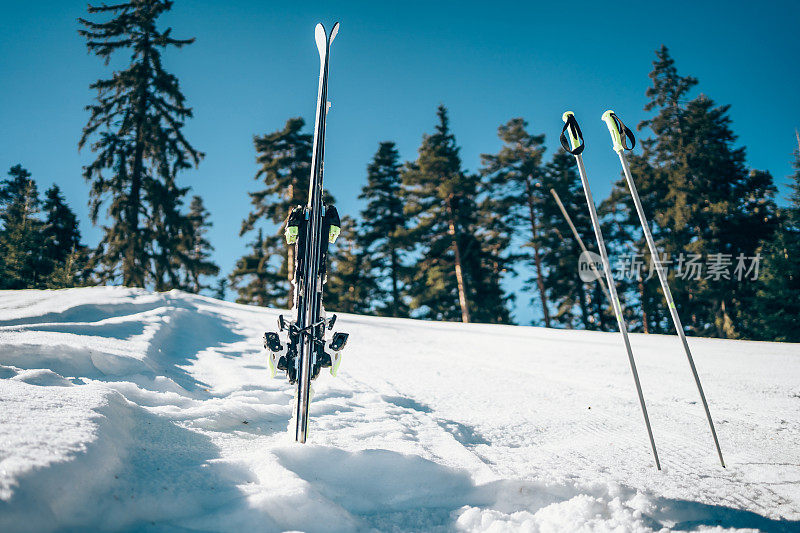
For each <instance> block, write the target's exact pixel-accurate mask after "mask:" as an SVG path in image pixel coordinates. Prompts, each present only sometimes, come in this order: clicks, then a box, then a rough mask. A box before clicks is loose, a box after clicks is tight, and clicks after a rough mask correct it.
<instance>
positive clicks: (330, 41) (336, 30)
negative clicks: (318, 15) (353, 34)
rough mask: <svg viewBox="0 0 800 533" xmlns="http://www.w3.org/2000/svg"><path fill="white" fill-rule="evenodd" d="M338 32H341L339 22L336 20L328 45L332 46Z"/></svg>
mask: <svg viewBox="0 0 800 533" xmlns="http://www.w3.org/2000/svg"><path fill="white" fill-rule="evenodd" d="M338 33H339V23H338V22H335V23H334V24H333V29H331V36H330V38H329V39H328V46H330V44H331V43H332V42H333V40H334V39H336V35H337V34H338Z"/></svg>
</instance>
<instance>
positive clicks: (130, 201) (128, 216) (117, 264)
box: [78, 0, 203, 289]
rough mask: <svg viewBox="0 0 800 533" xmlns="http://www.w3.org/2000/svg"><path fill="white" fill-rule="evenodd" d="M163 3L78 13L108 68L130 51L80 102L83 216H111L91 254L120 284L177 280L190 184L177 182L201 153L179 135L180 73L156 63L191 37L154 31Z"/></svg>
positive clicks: (185, 110) (185, 112)
mask: <svg viewBox="0 0 800 533" xmlns="http://www.w3.org/2000/svg"><path fill="white" fill-rule="evenodd" d="M171 7H172V2H171V1H169V0H131V1H129V2H125V3H122V4H115V5H110V6H108V5H101V6H91V5H90V6H89V8H88V10H89V13H90V14H92V15H98V16H103V15H109V16H110V17H111V18H110V19H109V20H105V21H102V22H94V21H90V20H87V19H83V18H81V19H79V22H80V23H81V24H82V25H83V27H84V29H81V30H79V33H80V34H81V35H82V36H84V37H86V39H87V43H86V46H87V48H88V50H89V51H90V52H92V53H94V54H96V55H98V56H100V57H101V58H103V59H104V60H105V63H106V64H108V62H109V60H110V59H111V57H112V55H114V53H115V52H123V51H129V52H130V54H131V56H130V64H129V65H128V66H127V68H125V69H124V70H120V71H115V72H114V73H113V74H112V76H111V77H110V78H108V79H103V80H98V81H97V82H95V83H93V84H92V85H91V86H90V87H91V88H93V89H96V90H97V99H96V102H95V103H94V104H92V105H89V106H87V110H88V111H89V112H90V118H89V121H88V123H87V124H86V126H85V127H84V129H83V135H82V136H81V139H80V142H79V145H78V146H79V148H82V147H83V146H84V145H86V143H87V142H88V141H89V140H90V139H92V138H96V140H95V141H94V142H92V143H91V149H92V151H93V152H96V153H97V159H96V160H95V161H94V162H92V163H90V164H89V165H87V166H86V167H84V176H85V178H86V179H87V181H89V182H91V184H92V187H91V201H90V206H91V219H92V222H94V223H97V221H98V215H99V210H100V208H101V207H102V205H103V204H105V203H107V204H108V209H107V210H108V217H109V219H110V221H111V224H110V225H109V226H106V227H104V232H105V235H104V236H103V239H102V240H101V243H100V245H99V247H98V250H97V252H96V261H97V263H98V266H99V275H100V277H101V279H102V280H105V281H108V280H113V279H116V278H117V277H119V276H121V280H122V283H123V284H124V285H126V286H140V287H141V286H145V285H146V284H147V283H148V282H149V281H152V282H154V283H155V284H156V286H157V288H159V289H161V288H166V287H168V286H173V287H174V286H177V285H179V277H178V276H179V275H178V270H179V268H180V266H181V265H180V264H179V262H178V261H176V260H175V257H174V256H175V255H176V250H175V248H174V247H175V246H178V243H179V242H180V240H181V238H180V236H179V233H180V231H181V228H183V227H184V224H185V217H184V216H183V215H181V214H180V204H181V201H182V200H181V199H182V197H183V196H184V195H185V194H186V192H187V190H188V189H186V188H180V187H178V186H177V185H176V183H175V178H176V175H177V174H178V172H179V171H181V170H183V169H187V168H190V167H191V166H192V165H197V164H198V163H199V162H200V159H201V158H202V157H203V154H202V153H201V152H198V151H197V150H195V149H194V148H193V147H192V146H191V145H190V144H189V142H188V141H187V139H186V138H185V137H184V135H183V132H182V129H183V126H184V121H185V120H186V119H188V118H191V116H192V111H191V109H190V108H189V107H187V106H186V102H185V98H184V96H183V94H182V93H181V91H180V87H179V84H178V79H177V78H176V77H175V76H174V75H172V74H170V73H168V72H166V71H165V70H164V68H163V65H162V57H161V51H162V50H165V49H167V48H168V47H175V48H180V47H183V46H185V45H188V44H191V43H192V42H194V39H174V38H173V37H172V36H171V33H172V31H171V29H170V28H168V29H166V30H164V31H160V30H158V29H157V28H156V19H157V18H158V17H159V16H160V15H162V14H163V13H165V12H166V11H169V10H170V9H171ZM143 219H144V221H143ZM143 222H144V224H143Z"/></svg>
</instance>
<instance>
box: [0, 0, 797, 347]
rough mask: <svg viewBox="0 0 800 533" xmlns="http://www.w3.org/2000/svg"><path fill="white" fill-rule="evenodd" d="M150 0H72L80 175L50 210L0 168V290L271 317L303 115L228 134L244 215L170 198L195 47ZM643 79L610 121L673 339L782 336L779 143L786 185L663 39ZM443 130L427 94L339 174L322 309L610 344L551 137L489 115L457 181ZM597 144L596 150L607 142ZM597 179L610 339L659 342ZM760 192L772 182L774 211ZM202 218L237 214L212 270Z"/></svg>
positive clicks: (585, 223) (186, 155)
mask: <svg viewBox="0 0 800 533" xmlns="http://www.w3.org/2000/svg"><path fill="white" fill-rule="evenodd" d="M172 7H173V2H172V1H169V0H130V1H129V2H123V3H119V4H114V5H110V4H109V5H106V4H96V3H92V4H91V5H89V6H88V8H87V10H86V12H85V13H84V14H83V16H82V17H81V18H80V19H79V20H78V21H77V24H76V29H77V31H76V33H75V36H74V38H75V40H79V41H80V42H81V43H82V44H81V45H82V46H85V49H86V52H87V53H89V54H90V55H91V56H92V57H94V58H95V60H96V61H97V62H98V64H102V65H105V67H104V68H105V71H106V75H105V76H103V77H102V78H100V79H96V80H92V79H87V80H86V86H87V87H89V88H90V89H91V91H92V93H93V94H94V97H93V99H91V100H90V101H86V102H84V105H85V119H86V122H85V125H84V127H83V129H82V131H76V132H75V139H76V140H77V145H76V146H75V149H76V150H80V153H81V154H82V155H87V154H89V155H91V160H90V162H89V163H88V164H86V165H85V166H84V168H83V175H82V176H71V177H70V179H74V180H84V181H85V183H86V185H87V186H88V190H89V196H88V199H87V203H86V204H83V205H68V203H67V201H66V200H65V197H64V195H63V193H62V191H61V190H60V189H59V187H58V186H57V185H53V186H52V187H50V188H47V189H46V190H43V188H41V187H39V186H38V185H37V180H38V179H40V178H43V177H40V176H36V175H32V173H31V172H30V171H29V170H28V169H29V168H30V166H29V164H28V162H26V161H23V160H19V161H17V162H16V164H14V165H13V166H11V167H10V168H7V169H3V176H2V182H0V248H1V249H2V250H3V253H2V255H0V289H60V288H66V287H75V286H94V285H123V286H128V287H144V288H147V289H150V290H155V291H169V290H173V289H178V290H182V291H187V292H191V293H202V294H205V295H207V296H213V297H217V298H222V299H225V298H227V299H230V300H234V301H236V302H238V303H244V304H252V305H258V306H266V307H276V308H284V309H285V308H288V307H289V306H291V302H292V290H293V288H292V284H291V283H290V281H289V275H290V273H291V272H292V271H293V261H294V257H293V255H292V248H291V247H290V246H288V245H287V244H286V242H285V240H284V223H285V220H286V217H287V215H288V213H289V211H290V210H291V209H292V208H293V207H294V206H296V205H301V204H305V203H306V201H307V198H306V196H307V192H308V187H309V171H310V165H311V157H312V140H313V133H314V132H313V124H312V125H311V126H309V124H307V122H306V120H304V119H303V118H301V117H300V115H301V113H302V112H305V111H306V110H302V109H298V110H293V109H286V110H285V121H284V122H283V123H275V124H265V127H264V130H263V131H254V132H249V134H252V147H251V148H252V156H253V165H252V176H255V180H254V181H252V182H251V183H252V186H251V189H250V190H249V191H246V192H243V194H247V195H249V205H250V211H249V212H247V213H238V212H237V213H232V212H231V213H218V212H215V213H213V216H212V213H211V212H210V211H209V209H208V208H207V207H206V204H205V203H204V199H203V198H202V197H201V196H200V195H198V194H195V193H193V191H192V186H191V185H192V172H193V171H194V170H195V169H196V168H198V167H199V166H200V165H202V164H203V159H204V157H206V153H210V152H211V151H213V150H214V146H199V145H196V144H195V142H194V141H193V140H192V138H191V136H190V135H189V134H188V133H187V125H188V124H190V123H191V121H192V119H193V108H192V102H191V101H190V99H188V98H187V97H185V95H184V87H183V85H182V84H181V82H180V80H179V78H178V76H177V75H176V74H174V73H172V72H170V67H169V65H170V61H169V58H170V57H174V56H176V55H179V54H181V53H183V52H184V50H186V49H189V48H190V47H192V46H193V43H194V40H195V38H194V37H195V36H189V35H185V34H184V31H183V29H182V28H181V25H180V20H176V21H174V22H173V23H172V25H174V28H172V27H170V26H169V25H167V24H166V23H164V22H163V21H162V20H163V19H162V18H161V17H162V16H164V15H165V14H167V12H169V11H170V9H171V8H172ZM170 20H171V21H172V19H170ZM647 68H648V67H647V65H643V68H642V71H641V83H640V85H639V87H640V92H642V93H645V94H646V97H647V104H646V106H645V107H644V111H645V112H646V116H647V117H648V118H647V119H646V120H644V121H641V122H640V123H638V124H629V125H628V126H629V127H630V128H631V129H632V130H633V131H634V132H635V134H636V137H637V147H636V150H635V151H634V152H631V155H630V156H629V162H630V166H631V171H632V173H633V174H634V175H635V176H636V179H637V187H638V190H639V194H640V196H641V199H642V203H643V206H644V209H645V211H646V212H647V213H648V214H649V217H650V227H651V230H652V232H653V237H654V239H655V241H656V243H657V245H658V248H659V249H660V250H661V251H663V252H664V257H663V258H661V261H662V265H663V266H664V267H665V269H666V270H667V273H668V279H669V283H670V287H671V288H672V291H673V296H674V299H675V304H676V306H677V308H678V310H679V312H680V315H681V316H682V317H683V320H684V327H685V330H686V332H687V334H689V335H691V336H705V337H720V338H731V339H751V340H769V341H786V342H800V327H798V323H800V261H798V258H799V257H800V137H798V138H797V143H796V144H797V149H796V150H795V151H794V153H793V154H792V153H787V154H786V159H790V158H792V159H793V161H794V167H793V168H794V173H793V174H792V175H790V176H773V175H772V174H771V173H770V172H769V171H768V170H766V169H759V168H752V167H751V166H749V164H748V162H747V157H746V155H747V152H746V147H745V146H743V145H742V143H741V142H739V140H738V137H737V133H736V124H734V122H733V120H732V118H731V114H730V108H729V106H728V105H726V104H725V102H719V101H715V100H714V99H713V95H708V94H706V93H705V92H703V84H702V80H698V79H696V78H695V77H693V76H691V75H690V74H689V73H687V72H685V71H684V69H683V68H682V66H681V65H680V64H678V63H676V61H675V59H673V57H672V56H671V54H670V50H669V49H668V48H667V46H661V47H660V48H658V49H657V50H654V52H653V55H652V64H651V66H650V67H649V68H650V70H649V72H648V71H647ZM337 74H338V73H337ZM313 76H314V73H313V72H311V73H310V78H309V79H313ZM309 104H311V102H309ZM275 105H280V104H275ZM563 111H564V110H554V111H553V114H554V115H557V116H560V115H561V113H562V112H563ZM598 115H599V113H598ZM451 118H452V117H451V113H450V111H449V110H448V107H447V102H443V103H441V104H440V105H439V106H438V107H437V108H432V109H430V122H429V128H428V129H427V130H426V131H420V132H419V142H418V147H417V150H416V153H415V154H414V155H413V157H410V158H409V159H408V160H405V158H403V157H402V156H401V153H400V150H399V148H398V146H397V144H396V140H393V139H391V138H382V139H379V138H376V139H374V156H373V157H372V158H371V159H370V160H365V161H363V162H361V164H362V168H363V169H364V171H363V175H362V176H356V177H352V179H359V180H360V181H361V188H360V195H359V196H358V201H359V205H360V206H362V209H361V210H360V212H350V213H342V214H343V215H345V216H343V218H342V228H341V236H340V237H339V240H338V241H337V243H336V244H335V245H332V246H331V252H330V258H329V261H330V263H329V266H328V270H327V272H328V279H327V288H326V301H325V306H326V307H327V308H329V309H333V310H336V311H339V312H344V313H356V314H365V315H379V316H390V317H406V318H415V319H423V320H439V321H459V322H477V323H497V324H511V323H513V318H512V317H513V312H512V311H513V308H514V306H520V305H524V306H529V307H530V308H532V309H533V310H534V314H535V316H536V318H535V319H534V324H533V325H537V326H543V327H547V328H569V329H587V330H600V331H616V330H617V324H616V322H615V318H614V313H613V310H612V308H611V302H610V301H609V297H608V295H607V291H605V285H604V281H602V280H590V281H586V280H584V279H582V277H581V276H579V257H580V256H581V252H582V246H584V245H585V247H586V248H587V249H588V250H589V251H592V252H596V251H597V243H596V240H595V236H594V232H593V229H592V225H591V221H590V218H589V214H588V211H587V208H586V198H585V195H584V192H583V189H582V187H581V180H580V176H579V174H578V168H577V166H576V162H575V158H573V157H572V155H570V154H569V153H568V152H566V151H565V150H563V149H562V148H561V147H560V146H559V144H558V135H559V131H558V130H550V129H548V131H544V129H542V128H539V127H538V126H537V125H536V124H539V123H542V119H543V118H542V117H535V116H531V117H521V116H520V117H513V116H511V117H508V120H507V121H506V122H504V123H501V124H497V126H496V136H497V139H498V141H499V143H500V146H501V148H500V149H499V150H493V149H490V148H491V147H490V148H487V149H486V153H480V154H472V155H473V156H479V157H480V166H479V168H477V169H468V168H467V167H466V165H465V163H464V156H465V154H464V152H463V150H462V148H461V146H460V145H459V131H458V129H457V128H455V127H454V126H453V124H452V123H451ZM591 118H592V120H595V119H596V117H591ZM601 141H602V142H603V143H604V144H603V146H604V148H605V147H606V143H607V142H608V139H602V140H601ZM601 141H600V140H596V141H595V142H597V143H599V142H601ZM546 142H547V145H546V144H545V143H546ZM546 147H547V148H546ZM554 147H558V148H554ZM331 149H332V148H331ZM609 154H610V152H609ZM11 155H13V154H11ZM617 177H618V180H619V181H617V182H616V183H615V184H614V185H613V187H612V189H611V192H610V194H608V195H606V197H600V198H595V201H596V203H597V210H598V215H599V218H600V222H601V227H602V231H603V234H604V235H605V238H606V246H607V247H608V251H609V255H610V259H611V264H612V270H613V274H614V279H615V281H616V283H617V287H618V290H619V296H620V300H621V303H622V306H623V309H624V313H625V318H626V320H627V321H628V324H629V326H630V328H631V331H637V332H644V333H667V334H668V333H672V323H671V322H670V317H669V313H668V310H667V308H666V307H665V305H664V300H663V298H664V296H663V294H662V292H661V288H660V285H659V280H658V278H657V276H655V275H654V274H655V273H654V268H653V258H652V257H651V255H650V253H649V251H648V247H647V244H646V242H645V236H644V235H643V233H642V227H641V226H640V223H639V219H638V218H637V215H636V212H635V211H634V208H633V203H632V201H631V196H630V194H629V192H628V189H627V187H626V184H625V181H624V178H623V176H622V174H621V173H620V174H619V175H618V176H617ZM248 178H249V176H248ZM779 182H780V183H784V182H788V184H789V185H788V186H789V190H790V195H789V196H788V198H781V197H780V196H781V195H780V194H779V192H778V183H779ZM556 197H557V198H558V201H557V200H556ZM335 201H336V199H335V198H333V196H331V195H329V196H328V197H327V198H326V202H327V203H334V202H335ZM559 202H560V203H561V205H562V206H563V211H562V209H561V208H560V207H559ZM564 212H566V213H567V214H568V215H569V217H570V221H569V222H568V221H567V219H566V218H565V215H564ZM81 213H83V214H86V213H88V215H86V216H88V218H89V219H90V220H91V222H92V223H93V224H94V225H95V226H96V227H97V228H99V230H100V231H101V235H102V237H101V238H100V240H99V242H92V243H88V242H86V240H85V239H84V237H83V236H82V235H81V232H80V230H79V223H78V220H79V217H78V215H79V214H81ZM223 216H224V217H236V219H237V220H238V219H241V227H240V230H239V232H238V234H232V235H230V239H231V240H235V239H240V240H242V242H244V243H246V245H247V248H246V250H247V251H246V253H245V254H244V255H242V256H241V257H239V258H238V259H237V260H236V261H235V266H234V268H233V269H232V270H231V271H229V272H225V271H222V270H221V269H220V267H219V266H218V265H217V264H216V262H215V260H214V250H215V248H214V246H215V243H214V242H212V241H211V239H210V237H209V228H210V227H211V226H212V224H213V220H214V219H215V218H217V217H223ZM570 224H573V225H574V228H575V232H573V231H572V230H571V228H570ZM576 235H577V236H578V237H580V241H579V240H578V239H577V238H576ZM523 325H530V324H523Z"/></svg>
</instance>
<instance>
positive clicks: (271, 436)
mask: <svg viewBox="0 0 800 533" xmlns="http://www.w3.org/2000/svg"><path fill="white" fill-rule="evenodd" d="M277 315H278V311H275V310H270V309H260V308H253V307H247V306H242V305H236V304H231V303H227V302H220V301H217V300H213V299H210V298H205V297H201V296H194V295H188V294H185V293H181V292H170V293H166V294H153V293H149V292H146V291H141V290H131V289H122V288H107V287H101V288H86V289H70V290H63V291H5V292H0V530H2V531H9V532H11V531H52V530H65V529H66V530H83V529H100V530H129V529H136V530H153V531H186V530H192V531H195V530H197V531H244V530H259V531H264V530H268V531H270V530H272V531H279V530H286V529H294V530H305V531H362V530H373V529H374V530H380V531H393V530H395V531H409V530H424V531H452V530H463V531H487V530H489V531H579V530H584V531H589V530H591V531H598V530H600V531H604V530H615V531H652V530H660V529H663V528H668V529H677V530H703V529H715V530H718V529H719V528H723V529H726V528H743V529H756V530H763V531H797V530H800V346H798V345H790V344H772V343H756V342H739V341H723V340H712V339H690V342H691V345H692V348H693V351H694V354H695V358H696V361H697V365H698V369H699V371H700V374H701V378H702V380H703V384H704V386H705V388H706V393H707V395H708V398H709V402H710V406H711V411H712V414H713V415H714V417H715V421H716V423H717V428H718V431H719V434H720V441H721V444H722V447H723V452H724V453H725V457H726V460H727V462H728V464H729V468H727V469H722V468H720V467H719V466H718V463H717V458H716V454H715V452H714V448H713V442H712V440H711V436H710V434H709V433H708V428H707V425H706V421H705V417H704V414H703V412H702V406H701V405H700V404H699V402H698V398H697V397H696V394H697V393H696V390H695V388H694V383H693V381H692V378H691V374H690V371H689V368H688V365H687V364H686V361H685V357H684V355H683V352H682V350H681V347H680V345H679V341H678V339H677V338H674V337H669V336H657V335H650V336H645V335H633V336H632V343H633V348H634V351H635V354H636V357H637V362H638V364H639V371H640V373H641V379H642V386H643V389H644V393H645V397H646V399H647V402H648V408H649V410H650V416H651V418H652V423H653V431H654V434H655V438H656V442H657V444H658V446H659V452H660V455H661V458H662V462H663V466H664V470H663V471H662V472H657V471H656V470H655V468H654V467H653V463H652V459H651V457H650V455H649V447H648V444H647V437H646V434H645V431H644V427H643V425H642V420H641V414H640V412H639V407H638V404H637V401H636V396H635V392H634V389H633V384H632V382H631V378H630V371H629V369H628V366H627V360H626V356H625V353H624V350H623V348H622V344H621V340H620V338H619V336H618V335H617V334H614V333H596V332H578V331H563V330H545V329H540V328H527V327H510V326H508V327H507V326H488V325H462V324H453V323H431V322H418V321H412V320H401V319H382V318H372V317H362V316H351V315H344V316H341V317H340V322H339V323H338V326H339V327H340V328H341V329H342V330H344V331H349V332H350V333H351V341H350V344H349V345H348V347H347V349H346V351H345V358H344V362H343V363H342V367H341V369H340V373H339V377H338V378H335V379H334V378H332V377H331V376H329V375H327V374H325V373H323V375H322V376H321V377H320V379H318V380H317V382H316V383H315V386H316V396H315V398H314V401H313V403H312V407H311V434H310V439H309V440H310V444H307V445H296V444H294V443H293V442H292V439H291V436H290V435H289V434H288V433H287V431H286V430H287V426H288V424H289V418H290V415H291V413H290V401H291V396H292V389H291V388H290V386H289V385H288V383H287V382H286V381H285V380H283V379H275V380H270V379H269V378H268V374H267V370H266V364H265V363H266V361H265V358H264V355H263V353H262V350H261V347H260V338H261V335H262V334H263V331H264V330H265V329H266V328H267V327H268V326H273V325H274V323H275V319H276V317H277Z"/></svg>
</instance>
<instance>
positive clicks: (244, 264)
mask: <svg viewBox="0 0 800 533" xmlns="http://www.w3.org/2000/svg"><path fill="white" fill-rule="evenodd" d="M248 246H250V250H251V251H250V253H249V254H247V255H245V256H243V257H241V258H240V259H239V260H238V261H236V266H235V267H234V269H233V272H231V274H230V276H229V279H230V282H231V288H233V289H234V290H235V291H236V295H237V296H236V303H240V304H253V305H260V306H262V307H267V306H273V305H275V304H274V302H279V301H282V299H283V298H285V296H286V293H285V289H284V288H283V287H281V283H280V282H281V281H282V280H283V279H285V278H284V276H282V275H281V274H280V273H279V272H276V271H275V270H274V269H273V268H270V265H269V259H270V256H269V254H268V248H267V246H268V244H267V242H266V241H265V239H264V232H263V230H261V229H259V230H258V233H257V235H256V238H255V239H254V240H253V241H251V242H249V243H248Z"/></svg>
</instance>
